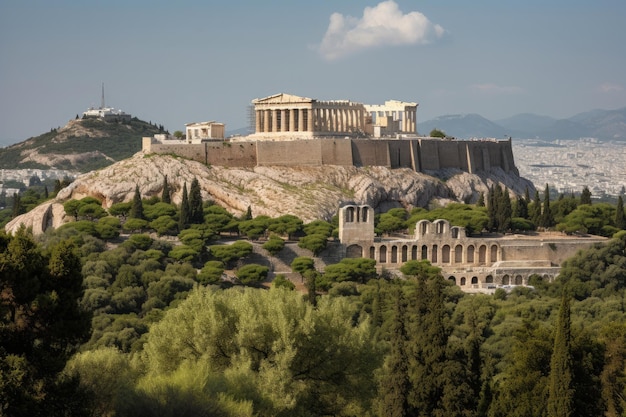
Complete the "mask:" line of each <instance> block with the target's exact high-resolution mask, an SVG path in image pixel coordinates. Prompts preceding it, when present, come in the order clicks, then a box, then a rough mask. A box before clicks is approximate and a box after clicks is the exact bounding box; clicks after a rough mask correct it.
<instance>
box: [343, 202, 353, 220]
mask: <svg viewBox="0 0 626 417" xmlns="http://www.w3.org/2000/svg"><path fill="white" fill-rule="evenodd" d="M354 211H355V209H354V207H353V206H348V207H346V209H345V210H344V214H345V218H344V220H345V222H346V223H352V222H354Z"/></svg>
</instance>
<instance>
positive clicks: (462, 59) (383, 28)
mask: <svg viewBox="0 0 626 417" xmlns="http://www.w3.org/2000/svg"><path fill="white" fill-rule="evenodd" d="M625 19H626V2H624V1H623V0H588V1H582V0H568V1H565V0H551V1H546V0H524V1H517V0H511V1H506V2H504V1H501V0H493V1H483V0H477V1H471V2H470V1H467V0H449V1H448V0H437V1H435V0H430V1H416V0H413V1H408V0H407V1H403V0H387V1H380V0H373V1H369V0H367V1H363V0H360V1H356V0H343V1H331V0H319V1H295V0H276V1H273V0H265V1H258V0H228V1H226V0H224V1H220V2H215V1H204V0H203V1H200V0H195V1H194V0H179V1H176V2H172V1H169V0H167V1H166V0H108V1H92V0H55V1H49V0H0V146H2V145H8V144H12V143H16V142H20V141H23V140H25V139H27V138H29V137H31V136H37V135H39V134H42V133H45V132H48V131H49V130H50V129H52V128H56V127H61V126H64V125H65V124H66V123H67V122H68V121H69V120H70V119H74V118H75V117H76V115H77V114H81V113H82V112H83V111H85V110H87V108H88V107H90V106H95V107H98V106H99V105H100V101H101V86H102V83H104V85H105V94H106V105H107V106H108V107H114V108H117V109H121V110H123V111H125V112H127V113H131V114H132V115H133V116H137V117H139V118H140V119H143V120H146V121H151V122H153V123H157V124H162V125H163V126H164V127H165V128H166V129H168V130H169V131H170V132H174V131H176V130H184V126H185V123H190V122H201V121H209V120H215V121H219V122H223V123H225V124H226V130H227V131H232V130H235V129H239V128H244V127H246V126H247V125H248V120H247V107H248V106H249V105H250V102H251V101H252V100H253V99H255V98H262V97H267V96H270V95H274V94H278V93H288V94H294V95H299V96H304V97H310V98H314V99H319V100H351V101H355V102H360V103H364V104H382V103H384V101H386V100H391V99H393V100H402V101H413V102H417V103H419V107H418V114H417V118H418V126H417V128H418V131H419V122H420V120H421V121H426V120H429V119H432V118H434V117H437V116H441V115H447V114H465V113H477V114H480V115H481V116H483V117H486V118H488V119H490V120H498V119H502V118H507V117H510V116H513V115H516V114H519V113H535V114H539V115H545V116H551V117H554V118H567V117H570V116H573V115H575V114H577V113H580V112H584V111H589V110H592V109H617V108H622V107H625V106H626V70H625V68H626V46H625V45H624V41H625V40H626V25H625V24H624V21H625ZM0 168H1V167H0Z"/></svg>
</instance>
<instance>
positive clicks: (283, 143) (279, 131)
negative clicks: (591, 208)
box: [142, 94, 519, 176]
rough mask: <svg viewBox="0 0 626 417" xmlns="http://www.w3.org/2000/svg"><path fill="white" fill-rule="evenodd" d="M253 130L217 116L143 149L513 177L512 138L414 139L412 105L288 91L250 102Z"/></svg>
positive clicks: (207, 160)
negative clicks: (235, 128) (231, 134)
mask: <svg viewBox="0 0 626 417" xmlns="http://www.w3.org/2000/svg"><path fill="white" fill-rule="evenodd" d="M252 103H253V105H254V120H255V133H254V134H252V135H249V136H244V137H237V138H230V139H228V140H225V138H224V125H223V124H221V123H216V122H206V123H193V124H189V125H187V137H186V139H184V140H176V139H172V138H170V137H168V136H165V135H159V136H157V137H145V138H143V146H142V148H143V151H144V152H147V153H164V154H176V155H180V156H183V157H185V158H188V159H192V160H195V161H198V162H202V163H204V164H207V165H217V166H228V167H255V166H312V165H313V166H322V165H336V166H355V167H364V166H383V167H388V168H393V169H395V168H410V169H412V170H414V171H416V172H429V171H438V170H444V169H459V170H461V171H464V172H468V173H478V172H489V171H490V170H492V169H494V168H500V169H501V170H502V171H504V172H506V173H508V174H513V175H515V176H518V175H519V173H518V171H517V168H516V167H515V163H514V159H513V151H512V147H511V141H510V140H494V139H491V140H476V141H457V140H449V139H438V138H427V137H418V136H417V132H416V109H417V104H416V103H412V102H401V101H395V100H391V101H387V102H385V104H384V105H365V104H361V103H355V102H351V101H347V100H335V101H318V100H315V99H310V98H306V97H299V96H294V95H290V94H277V95H273V96H269V97H266V98H262V99H256V100H253V102H252Z"/></svg>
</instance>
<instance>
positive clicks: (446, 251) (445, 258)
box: [441, 245, 450, 264]
mask: <svg viewBox="0 0 626 417" xmlns="http://www.w3.org/2000/svg"><path fill="white" fill-rule="evenodd" d="M441 263H442V264H449V263H450V245H443V246H442V247H441Z"/></svg>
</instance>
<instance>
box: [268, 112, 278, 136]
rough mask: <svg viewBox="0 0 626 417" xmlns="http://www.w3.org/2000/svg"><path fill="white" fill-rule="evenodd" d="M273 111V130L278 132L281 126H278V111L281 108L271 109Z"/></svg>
mask: <svg viewBox="0 0 626 417" xmlns="http://www.w3.org/2000/svg"><path fill="white" fill-rule="evenodd" d="M270 111H271V112H272V130H271V132H278V131H279V130H280V126H278V112H279V111H280V110H270Z"/></svg>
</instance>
